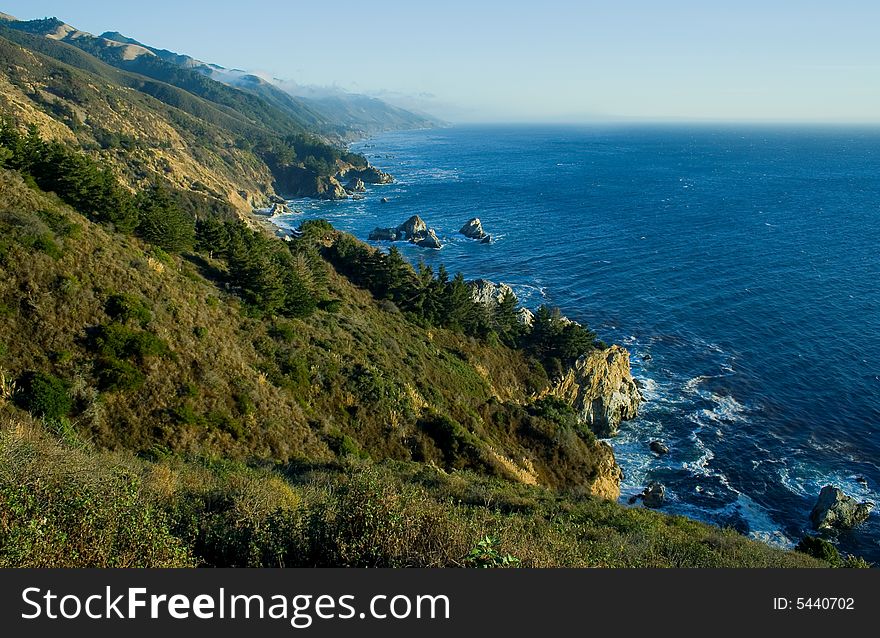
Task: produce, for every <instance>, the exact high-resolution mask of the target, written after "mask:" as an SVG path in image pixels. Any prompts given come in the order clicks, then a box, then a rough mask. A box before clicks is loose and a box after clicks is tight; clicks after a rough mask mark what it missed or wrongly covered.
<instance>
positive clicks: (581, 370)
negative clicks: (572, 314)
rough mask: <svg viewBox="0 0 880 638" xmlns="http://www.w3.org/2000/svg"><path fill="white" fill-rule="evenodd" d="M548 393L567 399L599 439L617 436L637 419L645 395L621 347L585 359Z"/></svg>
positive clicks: (596, 352) (593, 354)
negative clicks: (629, 422) (621, 429)
mask: <svg viewBox="0 0 880 638" xmlns="http://www.w3.org/2000/svg"><path fill="white" fill-rule="evenodd" d="M548 394H552V395H554V396H557V397H559V398H560V399H563V400H564V401H566V402H567V403H568V404H570V405H571V406H572V407H573V408H574V409H575V411H576V413H577V415H578V419H579V420H580V421H581V423H583V424H584V425H586V426H588V427H589V428H590V429H591V430H592V431H593V432H594V433H595V434H596V436H599V437H602V438H608V437H612V436H615V435H616V434H617V432H618V430H619V428H620V424H621V422H622V421H629V420H631V419H634V418H636V416H638V413H639V405H640V404H641V402H642V400H643V399H642V394H641V392H639V388H638V386H637V385H636V381H635V379H634V378H633V376H632V372H631V371H630V365H629V352H628V351H627V350H626V349H625V348H623V347H621V346H618V345H613V346H611V347H610V348H607V349H605V350H597V351H594V352H591V353H590V354H587V355H583V356H581V357H580V358H579V359H578V360H577V361H576V362H575V364H574V365H573V366H572V367H570V368H569V369H568V370H567V371H566V372H565V374H564V375H563V376H562V378H560V379H558V380H556V381H555V383H554V384H553V385H552V387H551V388H550V389H549V390H548Z"/></svg>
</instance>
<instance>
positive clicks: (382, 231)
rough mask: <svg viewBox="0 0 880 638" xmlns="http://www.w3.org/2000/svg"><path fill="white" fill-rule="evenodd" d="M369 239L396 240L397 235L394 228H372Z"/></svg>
mask: <svg viewBox="0 0 880 638" xmlns="http://www.w3.org/2000/svg"><path fill="white" fill-rule="evenodd" d="M369 239H370V241H397V240H398V239H399V237H398V235H397V229H396V228H374V229H373V231H372V232H371V233H370V237H369Z"/></svg>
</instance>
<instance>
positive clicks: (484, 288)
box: [468, 279, 535, 326]
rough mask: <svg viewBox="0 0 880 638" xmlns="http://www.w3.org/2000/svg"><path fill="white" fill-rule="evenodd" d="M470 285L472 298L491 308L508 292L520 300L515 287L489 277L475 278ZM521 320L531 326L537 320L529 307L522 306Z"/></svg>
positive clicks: (520, 311) (520, 310)
mask: <svg viewBox="0 0 880 638" xmlns="http://www.w3.org/2000/svg"><path fill="white" fill-rule="evenodd" d="M468 285H469V286H470V287H471V298H472V299H473V300H474V301H475V302H477V303H479V304H482V305H484V306H486V307H487V308H490V309H494V308H495V307H496V306H497V305H498V304H500V303H501V300H502V299H504V296H505V295H507V294H511V295H513V298H514V299H516V300H517V301H519V299H518V298H517V296H516V293H515V292H513V288H511V287H510V286H508V285H507V284H505V283H498V284H496V283H495V282H492V281H489V280H488V279H474V280H473V281H469V282H468ZM519 320H520V321H521V322H522V323H523V324H524V325H526V326H531V325H532V323H533V322H534V320H535V314H534V313H533V312H532V311H531V310H529V309H528V308H520V309H519Z"/></svg>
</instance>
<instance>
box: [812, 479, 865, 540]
mask: <svg viewBox="0 0 880 638" xmlns="http://www.w3.org/2000/svg"><path fill="white" fill-rule="evenodd" d="M873 509H874V504H873V503H869V502H865V503H859V502H858V501H857V500H856V499H854V498H852V497H851V496H847V495H846V494H844V492H843V490H841V489H840V488H838V487H834V486H833V485H826V486H825V487H823V488H822V491H821V492H820V493H819V499H818V500H817V501H816V505H815V507H813V511H812V512H810V521H812V523H813V527H814V528H816V529H817V530H828V529H851V528H853V527H855V526H856V525H859V524H861V523H864V522H865V521H866V520H868V516H870V514H871V510H873Z"/></svg>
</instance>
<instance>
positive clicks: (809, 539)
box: [795, 536, 840, 565]
mask: <svg viewBox="0 0 880 638" xmlns="http://www.w3.org/2000/svg"><path fill="white" fill-rule="evenodd" d="M795 550H796V551H798V552H802V553H804V554H808V555H809V556H812V557H813V558H818V559H819V560H824V561H826V562H829V563H831V564H832V565H836V564H838V563H839V562H840V552H838V551H837V548H836V547H835V546H834V544H833V543H831V542H830V541H827V540H825V539H824V538H818V537H816V536H804V537H803V538H802V539H801V541H800V542H799V543H798V544H797V546H796V547H795Z"/></svg>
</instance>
